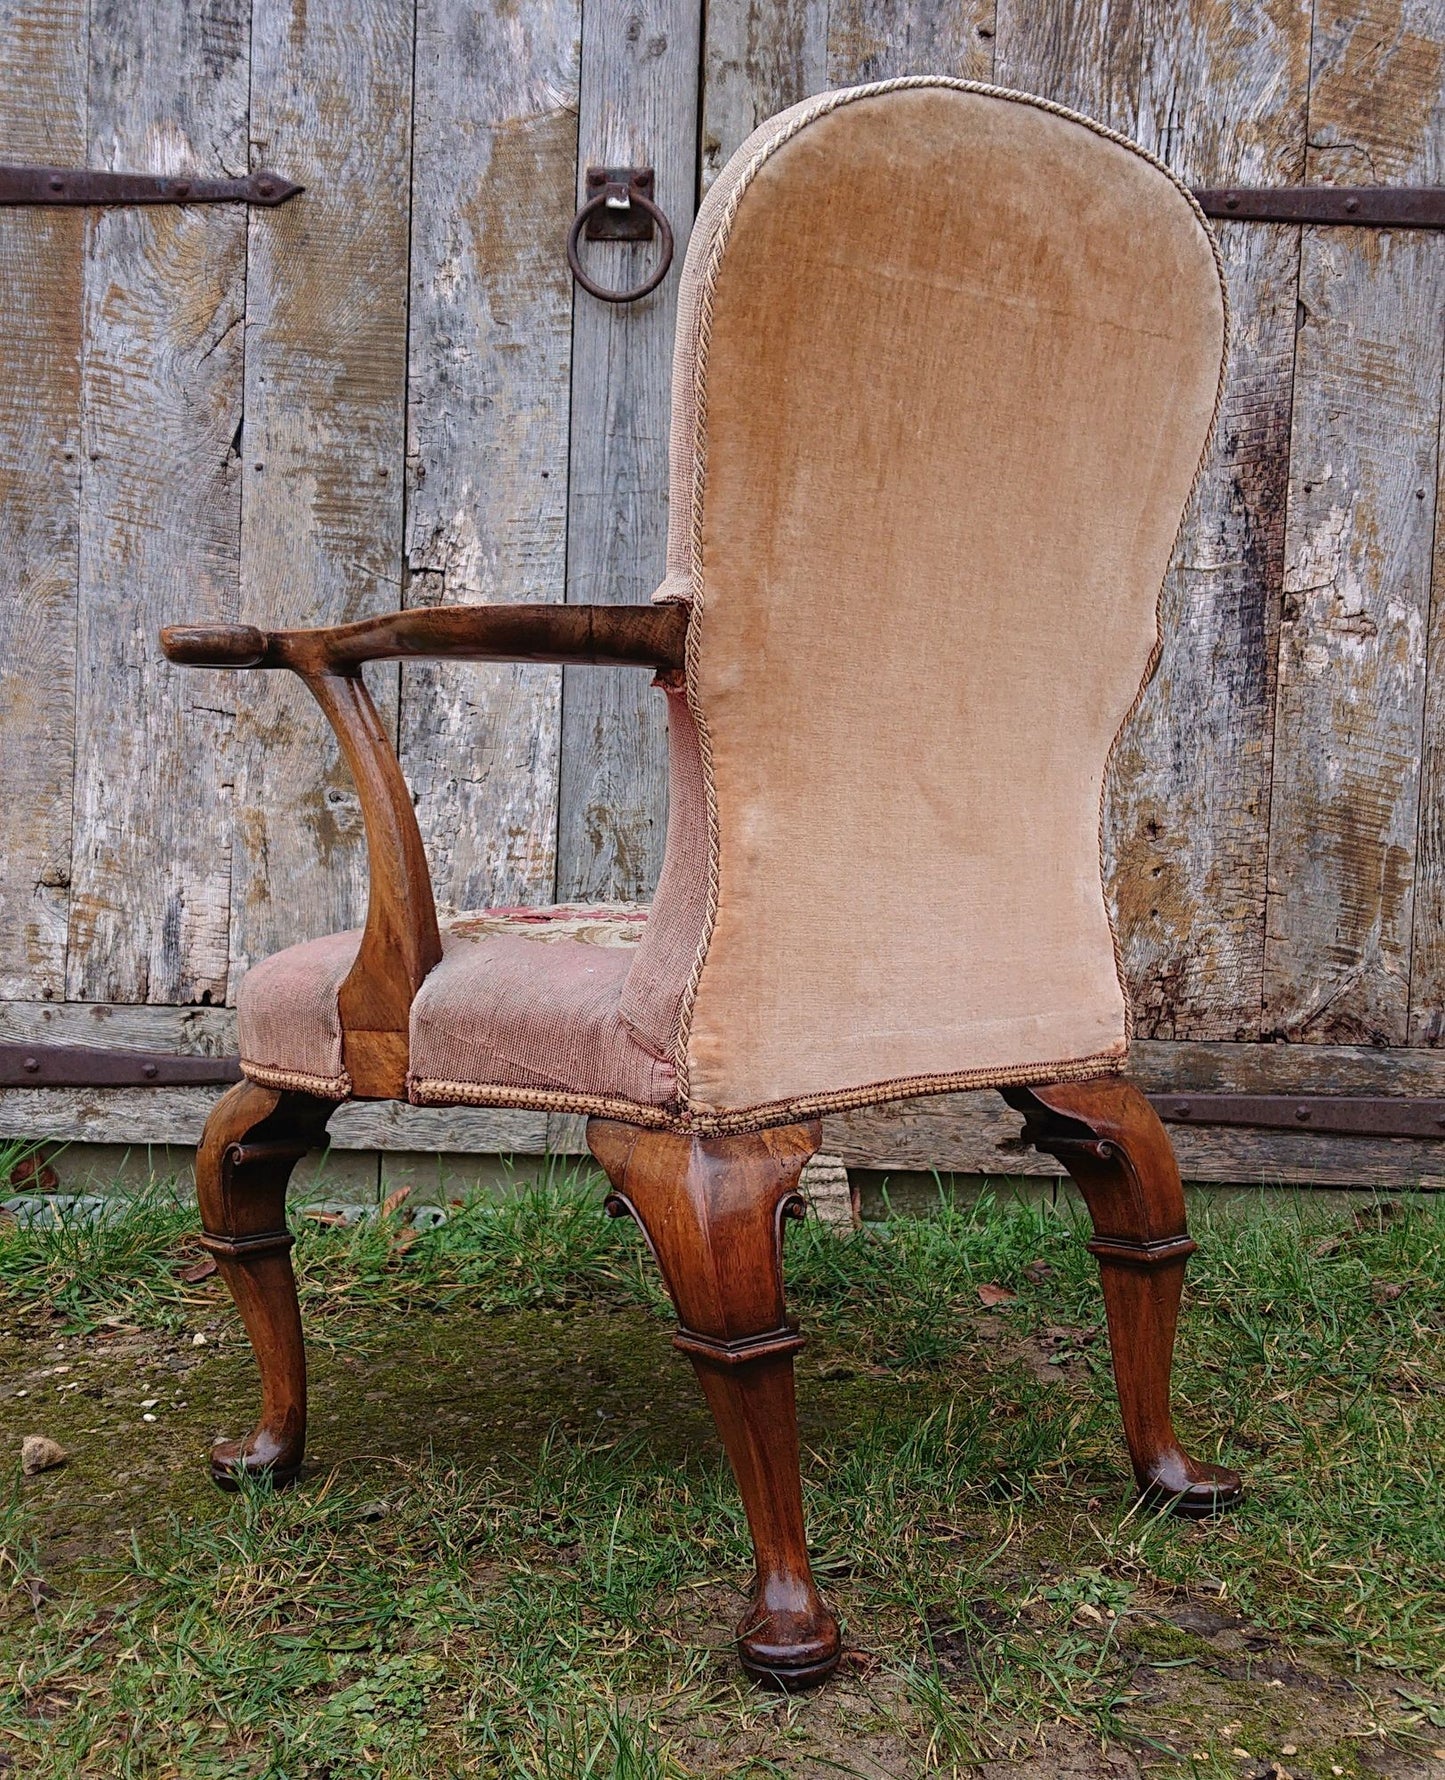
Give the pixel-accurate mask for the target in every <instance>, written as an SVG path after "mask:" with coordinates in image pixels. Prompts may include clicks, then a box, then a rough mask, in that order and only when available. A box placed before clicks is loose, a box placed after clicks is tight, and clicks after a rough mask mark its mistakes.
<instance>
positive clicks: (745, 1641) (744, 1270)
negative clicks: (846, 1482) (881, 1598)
mask: <svg viewBox="0 0 1445 1780" xmlns="http://www.w3.org/2000/svg"><path fill="white" fill-rule="evenodd" d="M819 1138H820V1131H819V1127H818V1126H817V1125H816V1124H808V1125H790V1126H786V1127H783V1128H781V1129H775V1130H771V1131H760V1132H753V1133H750V1134H748V1135H745V1136H737V1137H708V1138H703V1137H688V1136H683V1135H679V1134H677V1133H674V1132H668V1131H646V1130H642V1129H640V1128H639V1127H636V1126H632V1125H622V1124H617V1123H615V1122H613V1121H611V1120H606V1119H593V1120H591V1121H590V1122H589V1124H588V1127H587V1142H588V1145H589V1147H590V1148H591V1151H592V1154H593V1155H594V1156H595V1157H596V1158H597V1160H598V1162H599V1163H600V1164H601V1166H602V1168H603V1169H604V1170H605V1171H606V1174H607V1177H608V1179H609V1180H610V1181H611V1183H612V1197H611V1199H610V1200H609V1209H610V1210H612V1211H614V1212H622V1211H626V1212H630V1213H631V1215H632V1216H633V1217H634V1218H636V1220H637V1222H638V1223H639V1224H640V1225H641V1227H642V1230H643V1233H644V1235H645V1236H646V1237H647V1240H648V1243H649V1245H650V1246H651V1248H652V1252H653V1254H654V1255H655V1256H656V1257H657V1261H658V1264H659V1266H660V1267H661V1269H662V1276H663V1280H664V1282H665V1283H666V1285H667V1289H668V1292H669V1294H670V1295H671V1297H672V1301H673V1304H674V1305H675V1306H676V1308H677V1314H678V1323H679V1328H678V1332H677V1336H676V1338H675V1345H676V1346H677V1347H679V1348H681V1349H682V1351H683V1352H684V1353H685V1354H687V1355H688V1357H689V1358H690V1359H691V1361H692V1363H693V1366H694V1367H695V1369H696V1371H697V1376H698V1381H699V1383H700V1384H701V1385H702V1388H703V1393H704V1395H705V1396H706V1397H707V1400H708V1406H709V1408H710V1409H711V1410H712V1413H713V1419H714V1420H715V1421H716V1423H717V1429H718V1433H719V1435H720V1436H721V1438H722V1442H723V1445H724V1447H725V1448H726V1449H727V1455H728V1458H729V1460H730V1461H731V1463H732V1468H733V1475H734V1476H735V1477H736V1479H737V1484H738V1490H739V1493H740V1494H741V1496H742V1499H743V1506H744V1508H745V1509H746V1510H747V1516H748V1526H749V1528H750V1530H751V1532H752V1536H753V1550H754V1554H755V1557H756V1560H757V1572H756V1576H755V1579H754V1587H753V1595H752V1600H751V1602H750V1604H749V1608H748V1611H747V1613H746V1614H745V1615H744V1616H743V1620H742V1623H741V1624H740V1625H739V1627H738V1655H739V1657H740V1659H741V1661H742V1665H743V1667H744V1669H746V1670H747V1672H748V1674H749V1675H751V1676H752V1677H753V1678H754V1679H755V1680H758V1681H762V1682H764V1683H765V1684H767V1685H769V1686H773V1687H779V1688H784V1689H787V1690H789V1691H793V1690H796V1689H800V1688H805V1687H812V1686H815V1685H816V1684H817V1683H818V1682H820V1681H823V1680H826V1678H827V1677H828V1676H829V1675H831V1674H832V1672H833V1670H834V1669H835V1668H836V1667H837V1666H838V1658H839V1654H840V1651H841V1641H840V1638H839V1633H838V1622H837V1621H836V1620H835V1619H834V1617H833V1615H832V1613H830V1612H829V1610H828V1608H827V1607H826V1606H825V1605H824V1604H823V1601H822V1599H821V1597H820V1596H819V1594H818V1590H817V1587H816V1585H815V1583H814V1581H813V1574H812V1569H811V1567H810V1565H809V1563H808V1544H807V1538H806V1535H805V1532H804V1528H803V1494H802V1485H801V1482H800V1479H799V1475H798V1421H797V1410H796V1405H795V1399H794V1391H793V1355H794V1353H795V1352H796V1350H797V1349H798V1348H799V1347H800V1346H801V1345H802V1337H801V1336H800V1335H799V1334H798V1333H797V1331H796V1329H795V1328H794V1327H793V1325H792V1324H791V1323H790V1322H789V1321H788V1317H787V1312H786V1309H785V1307H784V1302H783V1265H782V1247H783V1240H782V1239H783V1220H784V1219H785V1218H786V1217H788V1216H790V1215H798V1214H800V1213H801V1210H802V1201H801V1199H800V1198H799V1197H798V1191H797V1188H798V1176H799V1174H800V1173H801V1172H802V1169H803V1164H804V1163H805V1162H806V1161H807V1160H808V1157H809V1156H811V1155H812V1153H813V1152H814V1150H816V1149H817V1147H818V1143H819Z"/></svg>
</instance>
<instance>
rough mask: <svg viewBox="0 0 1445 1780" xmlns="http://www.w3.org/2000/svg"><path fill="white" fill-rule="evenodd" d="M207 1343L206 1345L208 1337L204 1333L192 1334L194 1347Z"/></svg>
mask: <svg viewBox="0 0 1445 1780" xmlns="http://www.w3.org/2000/svg"><path fill="white" fill-rule="evenodd" d="M205 1345H206V1338H205V1336H204V1335H202V1334H199V1333H197V1334H195V1335H192V1337H191V1346H192V1347H204V1346H205Z"/></svg>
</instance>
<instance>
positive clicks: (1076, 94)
mask: <svg viewBox="0 0 1445 1780" xmlns="http://www.w3.org/2000/svg"><path fill="white" fill-rule="evenodd" d="M1149 11H1150V9H1149V7H1148V6H1140V5H1125V6H1120V5H1117V4H1111V3H1110V0H1083V4H1080V5H1077V6H1075V5H1049V6H1039V5H1037V4H1035V3H1034V0H998V16H997V19H996V21H995V25H994V32H995V35H994V80H995V81H996V83H997V84H998V85H999V86H1001V87H1012V88H1014V89H1015V91H1018V92H1024V93H1037V94H1039V96H1040V97H1041V98H1045V99H1053V100H1054V101H1056V103H1058V104H1060V105H1069V106H1072V107H1073V109H1074V110H1075V111H1082V112H1083V113H1085V115H1086V116H1088V117H1092V118H1097V119H1098V121H1099V122H1100V123H1103V124H1109V125H1110V126H1111V127H1112V128H1114V129H1116V130H1122V131H1123V132H1124V133H1125V134H1126V135H1128V134H1131V133H1132V132H1133V130H1134V129H1135V128H1136V125H1137V120H1138V116H1139V97H1140V89H1141V85H1142V81H1143V60H1144V45H1145V42H1146V40H1147V36H1148V32H1149V29H1150V20H1149Z"/></svg>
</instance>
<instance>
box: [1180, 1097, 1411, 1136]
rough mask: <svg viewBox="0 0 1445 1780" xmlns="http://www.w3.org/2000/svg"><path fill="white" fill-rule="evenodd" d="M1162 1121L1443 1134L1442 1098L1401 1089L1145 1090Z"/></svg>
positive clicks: (1347, 1133) (1357, 1133) (1271, 1128)
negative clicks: (1275, 1091)
mask: <svg viewBox="0 0 1445 1780" xmlns="http://www.w3.org/2000/svg"><path fill="white" fill-rule="evenodd" d="M1149 1099H1150V1100H1151V1101H1152V1102H1153V1105H1154V1110H1155V1112H1157V1113H1158V1115H1159V1117H1160V1118H1161V1119H1163V1121H1164V1123H1165V1124H1166V1125H1213V1126H1218V1125H1242V1126H1248V1127H1251V1128H1252V1129H1254V1130H1256V1131H1322V1132H1329V1133H1331V1134H1332V1135H1334V1136H1337V1137H1439V1138H1445V1099H1440V1098H1438V1097H1434V1096H1430V1095H1406V1094H1150V1096H1149Z"/></svg>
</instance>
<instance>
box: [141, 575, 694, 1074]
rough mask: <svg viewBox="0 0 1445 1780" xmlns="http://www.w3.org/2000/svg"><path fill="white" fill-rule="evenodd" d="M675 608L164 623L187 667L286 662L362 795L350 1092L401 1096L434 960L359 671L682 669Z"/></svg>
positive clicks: (406, 808)
mask: <svg viewBox="0 0 1445 1780" xmlns="http://www.w3.org/2000/svg"><path fill="white" fill-rule="evenodd" d="M687 617H688V614H687V608H686V607H684V606H677V605H658V606H557V605H548V606H521V605H518V606H417V607H415V608H413V609H412V610H411V611H409V612H391V613H388V614H386V615H385V616H384V617H380V618H366V619H363V620H362V621H361V622H360V623H359V624H338V625H333V626H331V627H329V628H327V629H320V630H274V631H264V630H258V629H256V627H255V626H254V625H250V624H211V625H170V626H167V628H166V629H165V630H163V631H162V632H161V647H162V648H163V649H164V650H165V653H166V655H167V657H168V658H169V659H170V660H171V661H174V662H177V663H179V664H180V665H182V666H185V667H212V668H253V667H256V668H289V669H291V671H292V672H293V673H296V674H299V675H300V677H301V678H302V679H303V680H304V681H305V682H306V685H307V687H308V688H309V689H310V691H311V694H312V696H313V697H314V698H315V700H316V702H317V703H318V704H319V705H320V706H321V709H322V711H323V712H324V713H325V715H326V719H327V721H328V722H329V723H330V725H331V727H332V729H333V730H334V731H335V734H336V739H337V741H338V742H339V743H340V744H341V751H342V754H343V755H344V757H345V759H346V764H347V766H348V767H349V768H350V770H351V776H352V778H353V780H354V781H355V783H356V789H357V792H358V794H359V796H360V799H361V815H362V820H363V822H364V823H365V826H366V847H367V854H368V858H369V865H370V875H371V892H370V897H369V899H368V902H367V907H366V927H365V930H364V931H363V933H362V936H361V946H360V949H359V950H358V952H357V954H356V961H355V963H354V964H353V965H352V967H351V969H350V971H349V972H348V973H347V976H346V979H345V981H344V982H343V983H342V985H341V990H340V994H339V996H338V1001H339V1005H340V1013H341V1032H342V1058H343V1061H344V1063H345V1065H346V1072H347V1074H348V1075H349V1076H350V1078H351V1085H352V1091H353V1093H355V1094H356V1095H357V1096H358V1097H359V1098H361V1099H370V1100H395V1099H403V1098H405V1095H406V1072H407V1040H408V1031H409V1026H410V1015H411V1004H412V1002H413V1001H414V1000H415V998H416V993H417V991H418V989H420V988H421V985H422V983H423V982H424V981H425V979H426V976H427V974H428V972H429V971H431V970H433V969H434V968H435V967H436V965H437V963H438V961H439V960H440V958H441V955H442V948H441V934H440V931H439V929H438V927H437V916H436V903H435V900H434V898H433V896H432V886H431V874H430V871H429V870H428V867H427V858H426V850H425V848H424V847H423V846H422V839H421V831H420V829H419V828H418V827H417V821H416V811H415V809H414V807H413V805H412V800H411V794H410V792H409V791H408V789H407V784H406V780H405V778H404V777H403V776H402V771H401V764H400V762H399V761H398V760H397V757H396V750H395V749H394V748H393V747H392V745H391V741H390V739H389V737H388V736H387V733H386V731H385V729H384V728H383V727H382V723H381V718H380V716H379V715H378V713H377V709H376V706H375V705H374V704H373V703H372V699H371V695H370V693H369V692H368V691H367V690H366V687H365V685H364V684H363V682H362V678H361V668H362V664H363V663H364V662H368V661H397V660H404V659H408V658H411V659H423V658H427V657H432V658H436V659H452V660H459V661H550V662H592V663H598V664H602V665H607V666H618V667H651V668H680V667H681V666H682V663H683V646H684V642H685V639H686V635H687Z"/></svg>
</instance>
